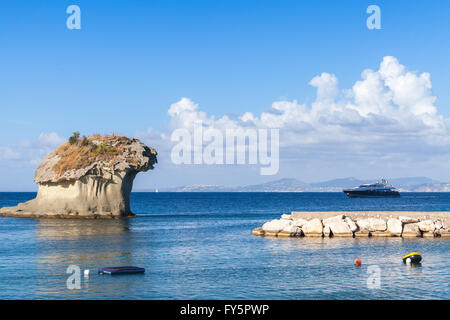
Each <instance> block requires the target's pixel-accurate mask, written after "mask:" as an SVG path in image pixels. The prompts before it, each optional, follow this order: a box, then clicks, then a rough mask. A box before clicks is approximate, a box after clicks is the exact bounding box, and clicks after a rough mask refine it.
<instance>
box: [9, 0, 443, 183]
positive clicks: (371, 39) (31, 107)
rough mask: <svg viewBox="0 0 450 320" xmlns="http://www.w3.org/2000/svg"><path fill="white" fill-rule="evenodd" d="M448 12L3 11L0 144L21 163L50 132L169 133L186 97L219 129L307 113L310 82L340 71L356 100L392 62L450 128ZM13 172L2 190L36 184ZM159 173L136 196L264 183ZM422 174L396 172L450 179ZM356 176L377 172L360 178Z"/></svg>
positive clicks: (252, 4)
mask: <svg viewBox="0 0 450 320" xmlns="http://www.w3.org/2000/svg"><path fill="white" fill-rule="evenodd" d="M71 4H76V5H78V6H79V7H80V8H81V14H82V17H81V26H82V28H81V30H68V29H67V28H66V19H67V17H68V14H66V12H65V11H66V8H67V7H68V6H69V5H71ZM371 4H376V5H378V6H380V8H381V24H382V29H381V30H368V29H367V27H366V19H367V17H368V14H367V13H366V8H367V7H368V6H369V5H371ZM449 14H450V2H448V1H445V0H441V1H395V2H394V1H298V0H297V1H261V0H259V1H230V0H228V1H145V2H144V1H30V0H28V1H10V2H9V3H5V2H2V3H1V4H0V42H1V46H2V50H0V61H1V64H0V65H1V72H0V88H1V91H0V106H1V110H2V119H3V121H2V126H0V132H1V134H0V146H3V147H4V148H9V149H11V150H16V151H17V152H18V153H20V154H21V156H20V158H21V159H22V158H23V157H25V156H24V155H23V154H24V152H20V151H18V150H19V148H20V145H21V143H22V146H23V145H24V144H25V145H26V143H24V141H27V142H32V141H36V140H37V139H38V137H39V136H40V135H41V134H42V133H57V134H58V135H59V136H61V137H68V136H69V135H70V134H71V132H73V131H75V130H78V131H80V132H81V133H82V134H92V133H111V132H115V133H120V134H124V135H128V136H135V135H136V133H137V132H142V131H145V130H147V129H148V128H152V130H156V131H158V132H164V131H166V130H167V128H168V126H169V124H170V121H171V119H170V118H169V117H168V115H167V111H168V109H169V107H170V105H171V104H173V103H176V102H177V101H179V100H180V99H181V98H182V97H189V98H190V99H192V100H193V101H195V103H197V104H199V106H200V108H201V109H202V111H204V112H206V113H207V114H208V115H215V116H216V117H217V118H219V117H221V116H223V115H230V116H231V117H233V116H238V115H242V114H243V113H244V112H251V113H254V114H260V113H262V112H265V111H268V110H270V108H271V106H272V103H273V102H274V101H279V100H289V101H292V100H297V101H298V102H299V103H305V104H311V103H313V102H314V101H315V99H316V93H315V89H314V88H313V87H311V86H310V85H308V83H309V81H310V80H311V79H312V78H314V77H315V76H317V75H320V74H321V73H322V72H327V73H330V74H334V75H336V77H337V78H338V79H339V88H341V89H349V88H352V86H353V85H354V83H355V81H357V80H359V79H360V78H361V72H362V71H363V70H365V69H368V68H369V69H373V70H377V69H378V68H379V65H380V63H381V61H382V59H383V57H385V56H394V57H395V58H397V59H398V61H399V62H400V63H401V64H402V65H404V66H406V67H407V68H408V70H411V71H417V72H418V73H422V72H427V73H429V74H430V75H431V81H432V94H433V95H434V96H436V97H437V100H436V102H435V103H434V106H435V107H436V108H437V110H438V113H439V114H440V115H442V116H443V117H445V118H447V117H450V90H449V89H450V59H448V57H449V54H450V41H449V40H450V39H449V30H450V20H449V19H448V17H449ZM412 151H413V150H411V152H412ZM17 158H19V157H17ZM18 162H20V161H19V160H18V159H15V161H6V160H5V161H3V162H1V161H0V174H1V176H2V181H1V182H0V189H1V190H7V189H8V188H11V189H14V190H22V189H32V188H33V187H34V186H33V184H32V182H31V181H30V180H31V178H32V175H33V171H34V167H33V163H32V164H28V165H27V164H25V162H24V163H21V164H18ZM325 165H326V164H325ZM162 167H163V169H161V170H160V172H158V173H157V170H155V172H154V173H152V174H153V176H152V175H151V174H149V175H146V176H145V178H141V179H140V180H139V181H138V185H139V186H140V187H142V188H147V187H148V188H150V187H157V186H159V185H162V186H164V185H178V184H188V183H208V184H213V183H215V182H216V183H218V184H222V183H224V184H232V183H233V182H234V183H236V184H242V183H245V182H247V181H248V182H249V183H258V182H261V181H266V180H267V179H268V177H260V176H259V175H257V174H255V172H256V171H255V170H247V169H245V168H239V169H236V170H240V171H238V172H241V171H242V173H243V174H242V175H240V176H241V178H240V179H236V180H231V179H230V178H226V176H227V175H228V173H227V169H226V168H206V169H203V168H201V169H199V170H201V172H196V171H195V170H196V169H197V168H194V169H192V170H193V171H192V175H188V176H189V178H188V177H186V178H184V179H183V178H180V176H179V174H178V173H174V172H169V168H168V167H167V168H166V167H164V166H162ZM164 168H165V169H164ZM285 168H286V169H285V170H283V169H282V168H281V169H280V174H279V176H277V177H272V178H280V177H285V176H289V175H291V174H290V172H292V168H296V167H295V166H294V167H291V166H289V165H287V166H285ZM287 168H289V170H288V169H287ZM420 168H426V165H425V162H424V164H423V165H422V166H421V167H420ZM420 168H419V167H418V168H414V170H413V169H412V168H411V170H410V174H408V170H406V169H404V170H403V171H402V170H400V171H398V170H397V169H395V170H394V169H392V171H391V172H389V173H390V174H391V175H397V176H398V175H400V174H401V175H410V176H415V175H429V176H433V177H435V178H439V177H442V176H444V178H448V179H450V174H442V172H441V171H437V169H436V170H435V171H432V170H431V171H430V170H428V169H426V170H421V169H420ZM183 170H187V172H191V171H189V170H191V168H183ZM202 170H204V171H202ZM230 170H234V169H230ZM396 170H397V171H396ZM313 171H317V172H316V174H315V175H313V174H312V173H311V171H309V172H308V173H307V174H306V173H303V172H302V171H301V167H300V168H297V169H295V172H297V173H296V175H295V177H297V178H299V179H302V178H303V180H306V181H314V180H320V179H327V178H330V179H331V178H337V177H342V176H348V175H351V173H352V172H353V170H351V169H349V168H347V169H344V167H343V169H342V170H340V171H339V172H336V173H335V174H332V173H331V171H330V172H324V173H321V171H322V170H320V168H315V170H313ZM411 171H414V172H411ZM418 171H419V172H418ZM211 172H213V174H211ZM359 172H360V173H363V172H367V174H366V176H369V177H372V176H376V175H377V174H379V173H381V172H379V171H377V170H376V169H374V170H373V171H371V170H370V168H363V167H361V168H360V171H356V173H359ZM397 172H398V174H396V173H397ZM193 176H197V178H198V179H196V178H193ZM315 178H317V179H315Z"/></svg>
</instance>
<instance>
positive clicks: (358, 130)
mask: <svg viewBox="0 0 450 320" xmlns="http://www.w3.org/2000/svg"><path fill="white" fill-rule="evenodd" d="M309 84H310V85H311V86H314V87H315V88H316V89H317V97H316V100H315V101H314V102H313V103H311V104H310V105H306V104H300V103H298V102H297V101H295V100H294V101H275V102H273V104H272V110H270V111H267V112H262V113H261V114H259V115H258V114H253V113H251V112H244V113H243V114H242V115H241V116H240V117H238V118H237V119H231V118H229V117H228V116H226V115H225V116H222V117H221V118H218V119H215V117H214V116H212V115H208V114H207V113H205V112H203V111H200V110H199V106H198V104H196V103H195V102H194V101H192V100H191V99H189V98H186V97H185V98H182V99H181V100H179V101H178V102H176V103H174V104H172V105H171V106H170V108H169V110H168V115H169V116H170V118H171V121H170V130H174V129H177V128H186V129H188V130H192V129H193V127H194V124H195V123H196V122H198V121H201V122H202V123H203V125H204V126H205V127H215V128H218V129H223V130H225V129H237V128H248V127H255V128H279V129H280V144H281V147H282V148H284V152H282V155H284V156H285V157H288V158H294V159H295V158H301V159H305V158H306V157H309V158H311V159H312V158H314V157H316V158H317V157H328V158H329V160H330V161H339V159H342V160H343V161H344V160H345V161H348V160H349V158H355V159H361V160H363V159H369V158H370V161H372V162H373V160H374V159H381V160H382V161H391V162H392V163H394V162H395V161H398V160H399V159H404V160H406V158H407V159H409V161H412V159H417V158H419V157H423V156H424V155H426V154H430V155H431V154H443V153H445V154H447V151H445V149H444V148H446V147H448V146H449V144H450V139H449V137H450V136H449V126H448V124H449V123H450V120H449V119H446V118H444V117H443V116H442V115H440V114H439V113H438V111H437V108H436V106H435V102H436V97H435V96H433V93H432V84H431V77H430V74H429V73H426V72H424V73H418V72H413V71H409V70H408V69H407V68H406V67H405V66H403V65H402V64H400V63H399V61H398V60H397V59H396V58H395V57H390V56H387V57H384V58H383V60H382V62H381V64H380V66H379V68H378V70H370V69H367V70H364V71H363V72H362V73H361V79H359V80H357V81H355V83H354V84H353V86H352V87H351V88H350V89H343V90H340V89H339V87H338V84H339V81H338V78H337V77H336V75H333V74H329V73H326V72H324V73H322V74H320V75H318V76H316V77H314V78H313V79H312V80H311V81H310V82H309ZM166 137H170V134H167V135H166ZM166 140H167V142H168V143H169V141H168V140H169V139H167V138H166ZM417 152H420V153H421V155H420V156H417V155H416V153H417ZM330 157H331V158H330Z"/></svg>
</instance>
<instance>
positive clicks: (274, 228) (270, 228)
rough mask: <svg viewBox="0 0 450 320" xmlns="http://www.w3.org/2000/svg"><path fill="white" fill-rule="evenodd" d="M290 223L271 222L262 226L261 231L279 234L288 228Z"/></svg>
mask: <svg viewBox="0 0 450 320" xmlns="http://www.w3.org/2000/svg"><path fill="white" fill-rule="evenodd" d="M291 223H292V221H290V220H277V219H275V220H272V221H269V222H266V223H264V224H263V226H262V229H263V231H266V232H280V231H281V230H283V229H284V228H287V227H288V226H290V225H291Z"/></svg>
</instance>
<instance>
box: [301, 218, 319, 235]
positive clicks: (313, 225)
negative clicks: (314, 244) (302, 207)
mask: <svg viewBox="0 0 450 320" xmlns="http://www.w3.org/2000/svg"><path fill="white" fill-rule="evenodd" d="M302 230H303V233H304V234H305V235H306V236H307V235H321V234H322V232H323V225H322V221H320V219H318V218H315V219H312V220H310V221H308V222H307V223H305V224H304V225H303V227H302Z"/></svg>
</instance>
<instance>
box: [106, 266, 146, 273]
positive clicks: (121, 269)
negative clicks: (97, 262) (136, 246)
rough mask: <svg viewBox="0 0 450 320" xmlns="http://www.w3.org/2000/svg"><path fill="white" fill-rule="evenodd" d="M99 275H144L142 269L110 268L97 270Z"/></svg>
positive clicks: (129, 267) (128, 267)
mask: <svg viewBox="0 0 450 320" xmlns="http://www.w3.org/2000/svg"><path fill="white" fill-rule="evenodd" d="M98 273H99V274H111V275H112V274H129V273H145V269H144V268H138V267H131V266H127V267H111V268H100V269H98Z"/></svg>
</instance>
